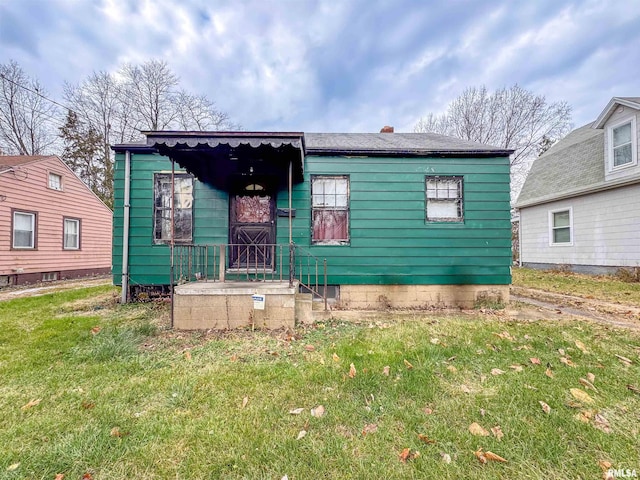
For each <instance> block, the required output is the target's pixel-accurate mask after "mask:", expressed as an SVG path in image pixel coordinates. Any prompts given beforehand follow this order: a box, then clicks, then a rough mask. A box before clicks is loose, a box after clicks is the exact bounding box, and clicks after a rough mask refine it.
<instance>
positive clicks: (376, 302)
mask: <svg viewBox="0 0 640 480" xmlns="http://www.w3.org/2000/svg"><path fill="white" fill-rule="evenodd" d="M482 302H492V303H507V302H509V285H341V286H340V302H339V305H340V308H344V309H366V310H376V309H387V308H434V307H436V308H444V307H459V308H473V307H474V306H476V305H477V304H478V303H482Z"/></svg>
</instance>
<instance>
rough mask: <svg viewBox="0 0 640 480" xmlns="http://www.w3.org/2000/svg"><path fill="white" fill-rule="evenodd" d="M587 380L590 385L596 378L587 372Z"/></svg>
mask: <svg viewBox="0 0 640 480" xmlns="http://www.w3.org/2000/svg"><path fill="white" fill-rule="evenodd" d="M587 380H589V381H590V382H591V383H593V382H595V381H596V376H595V375H594V374H593V373H591V372H589V373H587Z"/></svg>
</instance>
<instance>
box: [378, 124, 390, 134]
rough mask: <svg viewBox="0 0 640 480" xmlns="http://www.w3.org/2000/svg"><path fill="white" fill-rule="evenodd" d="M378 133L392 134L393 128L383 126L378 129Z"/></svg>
mask: <svg viewBox="0 0 640 480" xmlns="http://www.w3.org/2000/svg"><path fill="white" fill-rule="evenodd" d="M380 133H393V127H390V126H389V125H385V126H384V127H382V128H381V129H380Z"/></svg>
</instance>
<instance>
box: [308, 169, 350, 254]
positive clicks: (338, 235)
mask: <svg viewBox="0 0 640 480" xmlns="http://www.w3.org/2000/svg"><path fill="white" fill-rule="evenodd" d="M311 199H312V200H311V210H312V212H311V218H312V222H313V225H312V233H313V234H312V242H313V243H314V244H316V245H347V244H348V243H349V177H347V176H327V175H315V176H313V177H311Z"/></svg>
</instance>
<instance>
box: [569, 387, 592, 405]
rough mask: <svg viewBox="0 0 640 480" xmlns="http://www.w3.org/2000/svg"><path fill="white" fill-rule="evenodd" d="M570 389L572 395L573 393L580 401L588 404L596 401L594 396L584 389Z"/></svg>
mask: <svg viewBox="0 0 640 480" xmlns="http://www.w3.org/2000/svg"><path fill="white" fill-rule="evenodd" d="M569 391H570V392H571V395H573V398H575V399H576V400H578V401H579V402H582V403H588V404H592V403H595V402H594V400H593V398H591V397H590V396H589V394H588V393H587V392H585V391H584V390H580V389H579V388H570V389H569Z"/></svg>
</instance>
